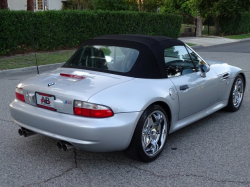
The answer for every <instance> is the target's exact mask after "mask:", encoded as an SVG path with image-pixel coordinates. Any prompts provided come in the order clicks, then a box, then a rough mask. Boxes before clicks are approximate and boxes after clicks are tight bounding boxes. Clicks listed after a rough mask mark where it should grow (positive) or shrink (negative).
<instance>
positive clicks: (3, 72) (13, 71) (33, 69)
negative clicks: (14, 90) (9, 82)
mask: <svg viewBox="0 0 250 187" xmlns="http://www.w3.org/2000/svg"><path fill="white" fill-rule="evenodd" d="M64 63H65V62H61V63H56V64H49V65H40V66H38V69H39V72H43V71H48V70H53V69H56V68H59V67H61V66H62V65H63V64H64ZM34 72H35V73H36V72H37V68H36V66H30V67H25V68H16V69H8V70H0V75H6V74H8V75H10V74H16V73H34Z"/></svg>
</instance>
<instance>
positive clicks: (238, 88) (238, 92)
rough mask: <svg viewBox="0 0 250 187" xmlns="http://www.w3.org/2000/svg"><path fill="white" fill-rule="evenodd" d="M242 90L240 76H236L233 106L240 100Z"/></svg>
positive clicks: (237, 104) (236, 105)
mask: <svg viewBox="0 0 250 187" xmlns="http://www.w3.org/2000/svg"><path fill="white" fill-rule="evenodd" d="M243 92H244V86H243V81H242V80H241V78H238V79H237V80H236V81H235V85H234V90H233V104H234V106H235V107H238V106H239V105H240V103H241V101H242V98H243Z"/></svg>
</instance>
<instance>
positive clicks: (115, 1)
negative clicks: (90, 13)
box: [95, 0, 129, 11]
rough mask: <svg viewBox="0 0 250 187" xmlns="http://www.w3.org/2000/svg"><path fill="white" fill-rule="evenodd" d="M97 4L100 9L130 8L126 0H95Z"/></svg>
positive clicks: (117, 9)
mask: <svg viewBox="0 0 250 187" xmlns="http://www.w3.org/2000/svg"><path fill="white" fill-rule="evenodd" d="M95 6H96V9H99V10H116V11H119V10H129V3H128V1H126V0H108V1H107V0H95Z"/></svg>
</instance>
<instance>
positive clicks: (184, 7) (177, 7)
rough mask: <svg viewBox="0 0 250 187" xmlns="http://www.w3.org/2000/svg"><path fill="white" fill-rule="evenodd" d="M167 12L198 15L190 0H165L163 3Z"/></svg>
mask: <svg viewBox="0 0 250 187" xmlns="http://www.w3.org/2000/svg"><path fill="white" fill-rule="evenodd" d="M163 8H164V12H166V13H181V14H190V15H194V16H196V11H194V10H192V8H191V6H190V0H165V3H164V5H163Z"/></svg>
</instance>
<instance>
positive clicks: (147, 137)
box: [141, 111, 167, 156]
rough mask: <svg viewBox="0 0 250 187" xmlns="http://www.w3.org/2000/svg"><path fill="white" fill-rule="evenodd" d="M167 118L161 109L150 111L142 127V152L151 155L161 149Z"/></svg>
mask: <svg viewBox="0 0 250 187" xmlns="http://www.w3.org/2000/svg"><path fill="white" fill-rule="evenodd" d="M166 125H167V120H166V118H165V116H164V114H163V113H162V112H161V111H154V112H153V113H151V114H150V115H149V116H148V117H147V119H146V121H145V123H144V126H143V129H142V136H141V140H142V147H143V150H144V152H145V153H146V154H147V155H149V156H153V155H155V154H157V153H158V152H159V150H161V148H162V147H163V145H164V143H165V140H166Z"/></svg>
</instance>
